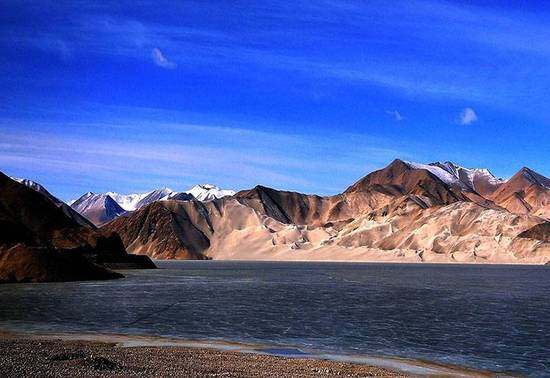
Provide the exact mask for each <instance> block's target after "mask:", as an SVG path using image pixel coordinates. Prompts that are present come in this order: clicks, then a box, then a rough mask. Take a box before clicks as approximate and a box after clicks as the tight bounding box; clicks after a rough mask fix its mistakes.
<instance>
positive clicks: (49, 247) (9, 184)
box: [0, 173, 152, 282]
mask: <svg viewBox="0 0 550 378" xmlns="http://www.w3.org/2000/svg"><path fill="white" fill-rule="evenodd" d="M0 230H1V231H2V232H1V233H0V251H1V253H2V256H3V257H2V260H3V264H2V265H1V266H0V275H1V276H3V277H8V276H9V277H11V278H13V277H20V278H21V279H23V280H25V281H37V282H38V281H42V280H49V278H51V277H55V280H56V281H64V280H75V279H93V278H97V279H103V278H115V277H118V276H119V275H117V274H115V273H113V272H108V271H107V270H106V269H105V268H104V267H101V266H100V265H104V266H107V265H110V264H115V265H117V264H119V265H120V266H124V265H123V264H124V263H127V264H130V265H128V266H134V267H143V268H149V267H152V262H151V261H150V260H148V259H147V260H142V261H140V260H139V259H141V258H138V259H136V258H135V257H132V256H130V255H128V254H127V253H126V250H125V249H124V245H123V244H122V242H121V240H120V237H119V236H118V235H116V234H112V233H106V232H104V231H100V230H97V229H95V228H92V227H88V226H82V225H80V224H78V223H77V222H76V221H75V220H74V219H72V218H71V217H69V216H67V215H66V214H65V212H64V211H63V209H62V208H60V207H59V206H57V205H56V204H55V203H54V202H52V201H51V200H50V199H49V198H47V196H45V195H43V194H42V193H40V192H38V191H36V190H33V189H31V188H29V187H27V186H25V185H23V184H21V183H18V182H16V181H14V180H12V179H10V178H9V177H7V176H5V175H4V174H2V173H0ZM19 254H20V256H19ZM9 260H13V261H9ZM48 261H49V262H48ZM72 263H74V264H75V269H74V271H71V270H70V269H68V268H67V267H69V266H70V265H71V264H72ZM37 264H42V265H43V268H41V269H38V268H36V266H37ZM31 267H34V268H32V269H31ZM27 268H28V269H27ZM14 269H15V270H17V269H20V271H15V270H14ZM50 270H51V272H49V271H50ZM106 272H108V273H106ZM32 273H36V275H35V276H33V274H32Z"/></svg>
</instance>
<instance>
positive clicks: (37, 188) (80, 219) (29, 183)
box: [11, 177, 94, 228]
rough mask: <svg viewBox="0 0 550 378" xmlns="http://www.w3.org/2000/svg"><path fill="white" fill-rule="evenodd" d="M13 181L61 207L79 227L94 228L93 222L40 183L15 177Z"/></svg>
mask: <svg viewBox="0 0 550 378" xmlns="http://www.w3.org/2000/svg"><path fill="white" fill-rule="evenodd" d="M11 179H12V180H15V181H17V182H18V183H20V184H23V185H25V186H27V187H29V188H31V189H33V190H35V191H37V192H39V193H41V194H42V195H44V196H45V197H46V198H47V199H49V200H50V201H51V202H52V203H54V204H55V205H56V206H57V207H59V208H60V209H61V210H62V211H63V212H64V213H65V215H67V216H68V217H69V218H71V219H72V220H74V221H75V222H76V223H78V224H79V225H81V226H86V227H92V228H93V227H94V224H93V223H92V222H90V221H89V220H88V219H87V218H85V217H84V216H82V215H80V213H78V212H77V211H76V210H73V208H72V207H70V206H69V205H67V204H66V203H65V202H63V201H61V200H60V199H59V198H57V197H55V196H54V195H52V194H51V193H50V192H48V190H47V189H46V188H44V187H43V186H42V185H40V184H39V183H37V182H34V181H32V180H29V179H19V178H13V177H11Z"/></svg>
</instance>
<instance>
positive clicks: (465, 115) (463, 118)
mask: <svg viewBox="0 0 550 378" xmlns="http://www.w3.org/2000/svg"><path fill="white" fill-rule="evenodd" d="M476 121H477V114H476V112H475V111H474V109H472V108H464V109H463V110H462V112H460V116H459V122H460V124H461V125H471V124H472V123H474V122H476Z"/></svg>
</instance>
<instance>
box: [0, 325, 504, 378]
mask: <svg viewBox="0 0 550 378" xmlns="http://www.w3.org/2000/svg"><path fill="white" fill-rule="evenodd" d="M265 353H266V351H265V350H263V351H262V350H258V349H254V348H253V346H247V345H244V344H231V343H226V344H224V343H220V344H217V345H216V344H202V343H200V342H192V341H181V340H170V339H163V338H148V337H140V336H121V335H101V334H97V335H96V334H76V335H75V334H57V335H47V334H42V335H36V334H19V333H17V334H16V333H9V332H8V333H4V332H0V376H1V377H36V376H40V377H67V376H70V377H151V376H162V377H164V376H178V377H180V376H185V377H217V376H223V377H273V376H280V377H282V376H284V377H334V376H342V377H408V376H437V377H488V376H494V375H493V374H491V373H486V372H479V371H472V370H467V369H461V368H458V367H450V366H442V365H435V364H427V363H422V362H420V361H416V362H414V361H406V360H402V361H398V360H395V361H393V360H391V359H388V360H382V359H377V358H371V359H370V362H369V360H363V361H362V362H357V361H356V360H348V361H338V360H337V359H323V358H312V357H311V356H305V357H300V356H298V357H296V356H293V357H292V358H290V357H282V356H275V355H270V354H265ZM365 361H367V362H365ZM377 361H378V362H377ZM369 363H370V365H369ZM372 365H378V366H372ZM381 366H382V367H381Z"/></svg>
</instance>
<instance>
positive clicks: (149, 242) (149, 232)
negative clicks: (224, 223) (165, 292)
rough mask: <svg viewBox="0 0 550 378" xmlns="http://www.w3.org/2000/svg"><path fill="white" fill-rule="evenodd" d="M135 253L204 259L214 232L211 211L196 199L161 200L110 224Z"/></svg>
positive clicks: (167, 257)
mask: <svg viewBox="0 0 550 378" xmlns="http://www.w3.org/2000/svg"><path fill="white" fill-rule="evenodd" d="M104 229H105V230H109V231H114V232H117V233H118V234H120V235H121V237H122V241H123V242H124V245H125V246H126V248H127V249H128V250H130V251H132V252H133V253H140V254H147V255H149V256H151V257H153V258H155V259H193V260H203V259H206V258H207V257H206V256H205V255H204V254H203V252H204V251H205V250H206V249H208V247H209V246H210V241H209V237H211V235H212V226H211V224H210V217H209V210H208V209H207V208H206V206H205V205H204V204H203V203H202V202H200V201H196V200H190V201H159V202H153V203H152V204H150V205H148V206H145V207H142V208H141V209H139V210H136V211H135V212H134V213H132V214H131V215H130V216H128V217H126V216H123V217H120V218H117V219H115V220H114V221H112V222H110V223H108V224H107V225H106V226H105V227H104Z"/></svg>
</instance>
